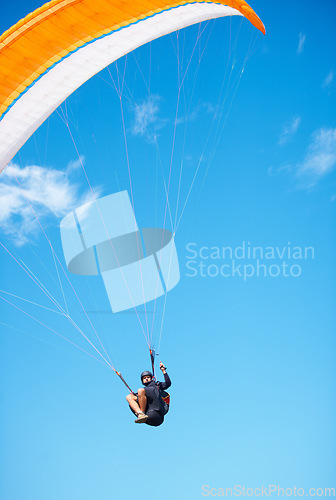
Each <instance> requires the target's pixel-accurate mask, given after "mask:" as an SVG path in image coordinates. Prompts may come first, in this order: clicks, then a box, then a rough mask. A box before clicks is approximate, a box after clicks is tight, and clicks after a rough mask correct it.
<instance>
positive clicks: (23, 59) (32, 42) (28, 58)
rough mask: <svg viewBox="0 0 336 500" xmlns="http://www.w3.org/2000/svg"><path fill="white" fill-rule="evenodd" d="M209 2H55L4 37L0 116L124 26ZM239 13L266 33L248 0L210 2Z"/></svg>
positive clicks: (0, 44) (0, 50)
mask: <svg viewBox="0 0 336 500" xmlns="http://www.w3.org/2000/svg"><path fill="white" fill-rule="evenodd" d="M195 3H205V2H204V1H203V0H202V1H200V0H194V1H193V2H187V1H184V2H174V1H173V2H167V1H165V0H163V1H162V0H161V1H160V0H126V1H125V0H124V1H122V0H53V1H51V2H48V3H46V4H45V5H43V6H42V7H40V8H39V9H37V10H35V11H34V12H32V13H31V14H29V15H28V16H26V17H25V18H24V19H22V20H21V21H19V22H18V23H17V24H15V25H14V26H13V27H12V28H10V29H9V30H7V31H6V32H5V33H4V34H3V35H2V36H1V37H0V73H1V75H2V78H1V83H0V118H1V116H2V115H3V114H4V113H5V112H6V110H7V109H8V107H9V106H11V104H12V103H13V102H14V101H15V100H16V99H17V98H18V97H19V95H20V94H22V93H23V92H24V91H25V89H26V88H27V87H29V86H30V85H31V84H32V83H33V82H34V81H35V80H37V79H38V78H39V77H40V76H41V75H43V73H45V72H46V71H47V70H48V69H49V68H50V67H52V66H53V65H54V64H55V63H57V62H59V61H60V60H62V59H63V58H64V57H66V56H67V55H69V54H70V53H72V52H74V51H76V50H77V49H78V48H80V47H82V46H84V45H86V44H88V43H90V42H92V41H94V40H96V39H97V38H100V37H102V36H104V35H108V34H110V33H112V32H114V31H116V30H119V29H120V28H123V27H126V26H129V25H131V24H134V23H137V22H139V21H141V20H143V19H146V18H148V17H151V16H154V15H155V14H158V13H161V12H163V11H167V10H170V9H172V8H175V7H179V6H183V5H187V4H195ZM206 3H216V4H221V5H226V6H228V7H231V8H233V9H236V10H237V11H239V12H240V13H241V14H242V15H243V16H245V17H246V18H247V19H248V20H249V21H250V22H251V23H252V24H253V25H254V26H256V27H257V28H258V29H259V30H260V31H261V32H262V33H264V34H265V28H264V25H263V23H262V22H261V20H260V19H259V17H258V16H257V15H256V14H255V12H254V11H253V10H252V8H251V7H250V6H249V5H248V4H247V3H246V2H245V1H244V0H226V1H221V0H220V1H219V2H206Z"/></svg>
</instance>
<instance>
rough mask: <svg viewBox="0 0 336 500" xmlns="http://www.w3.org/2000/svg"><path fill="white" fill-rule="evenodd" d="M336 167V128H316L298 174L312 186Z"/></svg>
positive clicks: (303, 182) (306, 183)
mask: <svg viewBox="0 0 336 500" xmlns="http://www.w3.org/2000/svg"><path fill="white" fill-rule="evenodd" d="M335 168H336V128H321V129H319V130H316V131H315V132H314V134H313V136H312V141H311V143H310V145H309V147H308V151H307V154H306V156H305V159H304V160H303V162H302V163H301V164H299V165H297V176H298V178H299V179H300V181H301V182H302V184H303V186H304V187H307V188H310V187H313V186H315V184H317V182H318V181H319V180H320V179H322V178H323V177H325V176H326V175H328V174H330V173H331V172H333V171H334V170H335Z"/></svg>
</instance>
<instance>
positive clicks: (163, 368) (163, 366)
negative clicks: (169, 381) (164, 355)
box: [160, 361, 166, 374]
mask: <svg viewBox="0 0 336 500" xmlns="http://www.w3.org/2000/svg"><path fill="white" fill-rule="evenodd" d="M160 370H161V371H162V373H163V374H165V373H166V367H165V365H164V364H163V363H162V361H160Z"/></svg>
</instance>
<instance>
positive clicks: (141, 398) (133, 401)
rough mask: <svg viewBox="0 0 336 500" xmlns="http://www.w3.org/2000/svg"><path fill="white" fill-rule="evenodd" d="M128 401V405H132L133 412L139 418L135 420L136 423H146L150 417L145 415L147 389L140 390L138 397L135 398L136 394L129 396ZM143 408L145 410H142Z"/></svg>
mask: <svg viewBox="0 0 336 500" xmlns="http://www.w3.org/2000/svg"><path fill="white" fill-rule="evenodd" d="M126 400H127V402H128V404H129V405H130V408H131V410H133V412H134V413H135V414H136V416H137V417H138V418H137V419H136V420H135V422H136V423H139V424H141V423H143V422H146V420H147V419H148V417H147V415H146V414H145V410H146V405H147V398H146V393H145V389H142V388H141V389H139V391H138V397H137V396H135V395H134V394H128V395H127V396H126ZM138 402H139V403H138ZM142 408H143V410H142Z"/></svg>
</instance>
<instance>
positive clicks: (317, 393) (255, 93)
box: [0, 0, 336, 500]
mask: <svg viewBox="0 0 336 500" xmlns="http://www.w3.org/2000/svg"><path fill="white" fill-rule="evenodd" d="M38 6H40V2H38V1H31V0H29V1H25V2H23V1H19V2H16V4H11V3H8V2H7V3H6V5H4V6H2V7H1V10H2V16H1V21H0V26H1V32H3V31H4V30H5V29H7V28H9V27H10V26H11V25H12V24H14V23H15V22H16V21H17V20H18V19H19V18H21V17H23V16H24V15H26V14H27V13H29V12H30V11H31V10H33V9H34V8H36V7H38ZM251 6H252V7H253V8H254V9H255V10H256V12H257V13H258V15H259V16H260V17H261V19H262V20H263V22H264V24H265V26H266V31H267V33H266V36H265V37H264V36H263V35H261V34H260V33H258V32H256V30H255V29H254V28H253V27H251V26H250V24H249V23H248V22H247V21H246V20H241V19H240V18H237V19H232V20H229V19H222V20H217V21H215V22H211V23H208V24H207V25H204V26H203V25H202V28H201V29H203V28H204V31H203V33H202V36H201V38H200V40H199V42H198V43H197V45H196V50H195V51H193V49H194V47H195V43H196V40H197V36H198V33H199V27H198V26H195V27H191V28H188V29H187V30H184V31H181V32H180V33H179V36H178V38H177V37H176V35H172V36H168V37H165V38H164V39H161V40H157V41H155V42H152V43H151V44H150V45H148V46H145V47H142V48H140V49H138V50H137V51H135V53H134V54H130V55H129V56H128V57H127V59H126V60H125V59H122V60H120V61H118V64H117V66H116V65H112V66H111V67H110V68H109V70H104V71H103V72H102V73H100V74H99V75H96V77H94V78H93V79H92V80H90V81H89V82H87V83H86V84H85V85H83V86H82V87H81V88H80V89H78V91H76V92H75V93H74V94H73V95H72V96H70V97H69V98H68V100H67V101H66V103H64V104H63V105H62V106H61V107H60V108H59V109H58V110H57V111H56V112H55V113H54V114H53V115H52V116H51V117H50V118H49V119H48V120H47V121H46V122H45V123H44V124H43V125H42V126H41V127H40V128H39V129H38V131H37V132H36V133H35V134H34V135H33V136H32V137H31V139H30V140H29V141H28V142H27V143H26V144H25V146H23V147H22V148H21V150H20V152H19V153H18V154H17V155H16V157H15V158H14V159H13V161H12V164H11V166H9V167H6V169H5V170H4V172H3V173H2V174H1V178H0V196H1V198H2V200H5V203H1V208H0V223H1V232H0V234H1V240H0V241H1V242H2V244H3V245H4V246H5V247H6V249H7V250H8V251H9V252H11V254H12V256H13V257H15V259H16V260H14V258H13V257H12V256H10V255H9V253H8V252H6V250H5V249H4V248H3V247H1V287H0V288H1V292H0V297H1V298H2V300H1V301H0V317H1V319H0V322H1V336H0V342H1V351H0V352H1V369H0V370H1V372H0V373H1V389H0V404H1V422H2V425H1V442H2V445H1V453H0V460H1V467H0V470H1V473H0V474H1V480H0V484H1V486H0V491H1V495H2V498H4V499H6V500H17V499H23V500H33V499H34V500H40V499H41V500H42V499H43V500H45V499H46V498H47V499H48V500H56V499H57V500H59V499H62V500H68V499H69V500H70V499H72V500H73V499H80V500H86V499H92V498H99V499H100V500H107V499H109V500H110V499H125V500H126V499H129V498H134V497H135V496H136V497H137V498H139V499H145V498H146V499H150V500H151V499H153V500H156V499H157V498H159V497H160V496H161V495H164V496H165V498H168V499H177V500H180V499H181V500H182V499H183V500H185V499H187V500H189V499H197V498H203V496H204V495H202V487H203V486H204V485H208V486H209V488H216V489H218V488H230V487H231V488H234V486H235V485H241V486H243V485H244V486H245V487H246V488H257V487H261V485H264V486H265V487H267V486H268V485H271V484H272V485H278V486H280V487H282V488H293V487H294V486H296V487H297V488H304V489H305V492H308V491H309V488H328V487H334V488H335V487H336V481H335V479H336V478H335V469H336V467H335V466H336V456H335V449H336V446H335V444H336V443H335V416H336V415H335V413H336V407H335V380H336V377H335V360H334V352H335V343H336V342H335V306H334V303H335V298H336V289H335V288H336V287H335V277H336V276H335V275H336V266H335V253H336V252H335V251H336V241H335V232H334V228H335V203H336V182H335V181H336V177H335V167H336V121H335V109H336V64H335V50H336V35H335V29H334V27H335V14H336V12H335V6H334V3H333V2H332V1H331V0H330V1H322V2H320V3H319V6H318V8H317V7H316V3H315V2H312V1H306V2H302V1H300V2H299V1H294V2H282V3H281V4H276V3H275V2H272V3H271V2H266V1H265V0H255V1H254V2H253V3H252V4H251ZM203 49H204V52H203ZM163 54H164V57H162V55H163ZM176 54H178V58H177V55H176ZM201 56H202V57H201ZM177 59H179V63H180V68H181V74H184V73H185V72H186V69H188V71H187V72H186V73H185V74H186V77H185V81H184V85H183V87H182V90H181V93H180V99H179V106H178V108H177V100H178V97H177V96H178V81H179V80H178V62H177ZM189 61H190V64H188V63H189ZM227 68H228V69H227ZM123 75H124V76H123ZM118 82H119V83H118ZM118 85H120V86H121V85H123V87H122V100H121V101H122V110H123V113H124V116H125V135H126V139H127V154H128V156H129V165H130V169H131V172H132V189H133V195H134V204H135V212H136V217H137V221H138V224H139V226H141V227H162V226H163V220H164V212H165V196H164V183H163V180H162V177H164V179H165V182H166V183H167V182H168V175H169V169H170V164H172V178H171V188H170V207H171V213H172V219H170V216H169V215H168V216H167V219H166V227H167V228H168V229H172V226H173V228H176V226H177V224H176V223H174V221H176V222H177V221H180V222H179V224H178V227H177V231H176V247H177V252H178V257H179V263H180V272H181V280H180V283H179V284H178V286H177V287H176V288H175V289H174V290H173V291H171V292H170V293H169V294H168V296H167V302H166V309H165V311H164V322H163V329H162V341H161V348H160V359H162V361H164V363H165V364H166V365H167V367H168V372H169V374H170V376H171V378H172V381H173V385H172V388H171V396H172V405H171V411H170V412H169V414H168V415H167V417H166V420H165V423H164V425H163V426H161V427H159V428H157V429H152V428H149V427H148V426H136V425H134V423H133V416H132V414H131V413H130V411H129V409H128V408H127V405H126V402H125V396H126V394H127V392H126V390H125V388H124V386H123V385H122V384H121V383H120V381H119V380H118V377H116V375H115V374H114V373H113V372H112V371H111V370H110V369H109V368H108V366H106V365H105V364H104V363H103V364H102V363H99V362H97V361H96V360H94V359H92V357H90V356H89V355H88V354H91V355H95V352H94V351H93V350H92V348H90V346H89V345H88V344H87V343H86V341H85V340H84V339H83V338H82V337H81V336H80V335H79V334H78V332H77V331H76V329H75V328H74V327H73V326H72V325H71V324H70V323H69V321H67V320H66V319H65V318H64V317H63V316H61V315H60V314H57V313H55V312H52V311H50V310H49V309H46V308H51V309H53V310H54V311H55V306H54V305H53V304H52V302H51V301H50V300H49V299H48V298H47V297H46V295H45V293H44V292H43V291H42V290H41V288H39V287H38V286H37V285H36V283H34V282H33V280H32V279H31V278H30V277H29V276H28V274H27V273H26V272H25V271H24V270H23V267H24V268H25V269H26V270H27V269H29V270H30V271H29V272H30V273H33V275H34V277H35V279H38V280H39V281H40V283H41V284H42V285H43V286H44V287H46V288H47V289H48V290H49V292H50V293H51V294H52V296H53V297H54V298H55V299H56V300H57V301H58V302H59V303H60V304H61V305H62V307H69V311H70V315H71V317H72V318H73V320H74V321H75V322H76V324H77V325H79V327H80V328H81V329H82V330H83V332H85V334H87V335H88V337H89V338H90V339H91V340H92V341H94V339H95V337H94V333H93V331H92V328H91V327H90V324H89V322H88V320H87V318H86V316H85V314H84V313H83V312H82V310H81V308H80V306H79V304H78V302H77V301H76V297H75V295H74V293H73V292H72V290H71V286H70V285H69V283H68V281H67V279H66V278H65V277H64V275H63V272H62V269H61V268H60V265H55V263H54V259H53V256H52V253H51V250H50V245H49V243H48V241H47V240H46V237H45V236H44V234H43V232H42V230H41V228H40V227H39V225H38V223H37V222H36V218H35V215H34V214H33V212H32V210H31V208H30V207H29V205H28V204H27V201H26V198H27V197H28V198H29V200H30V203H31V205H32V207H33V208H34V211H35V214H37V216H38V218H39V220H40V222H41V225H42V227H43V230H44V231H45V233H46V234H47V236H48V239H49V241H50V243H51V244H52V246H53V248H54V249H55V252H56V254H57V256H58V257H59V259H60V262H61V263H62V266H64V267H65V263H64V259H63V253H62V246H61V241H60V233H59V224H60V220H61V219H62V217H63V216H64V215H66V214H67V213H68V212H69V211H71V210H72V209H73V208H75V207H77V206H79V205H81V204H82V203H84V202H85V201H87V200H89V199H90V196H92V195H91V194H90V192H89V186H88V183H87V181H86V179H85V175H84V172H83V168H82V165H84V168H85V171H86V173H87V175H88V178H89V180H90V184H91V185H92V188H93V190H94V192H95V195H96V196H97V197H98V196H104V195H108V194H110V193H113V192H117V191H121V190H124V189H127V190H128V191H129V192H130V184H129V177H128V169H127V158H126V148H125V135H124V132H123V125H122V119H121V107H120V99H119V95H118ZM115 87H117V89H116V88H115ZM148 87H150V91H149V92H148ZM120 88H121V87H119V89H120ZM176 109H178V111H177V114H176ZM176 117H177V119H176ZM174 130H176V134H175V140H174V139H173V138H174ZM69 131H70V132H69ZM208 137H209V139H207V138H208ZM173 144H174V147H173ZM172 151H173V154H172ZM181 163H182V166H183V170H182V172H183V177H182V182H181V188H180V194H178V193H179V174H180V167H181ZM198 165H199V169H198V174H197V176H196V180H195V182H194V184H193V186H192V189H191V191H190V196H188V193H189V190H190V187H191V184H192V180H193V176H194V173H195V171H196V170H197V167H198ZM14 175H15V176H16V177H17V178H18V179H19V180H20V182H21V186H22V189H20V188H19V187H18V185H17V183H16V182H15V176H14ZM177 200H179V204H178V208H177V217H175V213H176V212H175V209H176V204H177ZM186 200H187V203H186V205H185V209H184V210H183V207H184V203H185V201H186ZM182 210H183V211H182ZM171 220H172V221H173V225H172V224H171ZM244 246H245V256H244V255H243V258H241V257H242V254H243V249H242V248H243V247H244ZM223 247H224V248H228V247H229V248H230V249H231V251H232V256H231V258H230V256H229V255H228V254H229V250H226V253H225V258H224V257H223ZM252 247H260V248H261V250H258V251H257V252H259V253H258V255H259V263H258V262H257V260H258V258H257V257H256V258H252V257H251V256H250V257H249V256H248V255H247V248H252ZM307 247H309V249H310V250H308V253H307V258H304V252H305V248H307ZM190 248H192V249H193V250H196V252H197V256H196V257H195V256H194V253H192V252H191V251H190ZM210 248H212V258H210V254H211V251H210V250H209V249H210ZM188 249H189V250H188ZM289 249H291V255H289ZM295 249H296V250H295ZM272 251H273V252H274V254H275V255H274V259H273V258H267V257H266V253H267V252H269V253H268V256H270V253H271V252H272ZM295 251H296V254H295ZM221 252H222V255H219V254H220V253H221ZM300 252H302V255H301V257H302V258H299V253H300ZM261 253H262V254H263V255H262V258H261V257H260V255H261ZM277 253H278V254H277ZM279 253H280V255H279ZM276 254H277V255H276ZM281 254H283V255H281ZM294 254H295V255H296V257H293V255H294ZM215 255H216V256H217V258H215ZM233 261H234V262H233ZM20 264H21V266H20ZM258 264H259V274H260V275H259V276H257V269H258ZM284 264H285V265H287V266H288V267H287V268H286V269H287V272H288V273H289V276H285V275H284V274H283V269H284V267H281V266H283V265H284ZM223 265H226V266H228V267H225V268H222V271H223V269H224V271H223V273H224V274H226V276H223V275H222V274H221V266H223ZM239 265H240V266H241V267H240V268H239V271H237V270H236V272H235V275H234V276H233V275H232V272H233V271H232V269H233V268H234V266H236V267H237V266H239ZM261 265H264V266H265V267H264V268H262V267H260V266H261ZM22 266H23V267H22ZM25 266H26V267H25ZM187 266H188V267H187ZM232 266H233V267H232ZM244 266H250V267H245V268H244ZM271 266H275V267H273V268H271ZM292 266H296V267H294V268H293V267H292ZM201 268H202V274H203V275H202V274H201ZM191 269H193V271H191ZM244 269H245V272H247V273H250V274H252V272H253V273H254V275H253V276H251V277H246V279H244V275H243V274H242V275H241V273H243V272H244ZM195 270H196V271H195ZM272 272H273V273H274V274H276V273H277V272H279V276H274V277H272V276H270V274H272ZM228 273H229V275H227V274H228ZM230 273H231V274H230ZM264 273H266V274H267V275H266V276H265V275H264ZM58 274H59V275H60V276H61V278H60V280H61V285H60V280H59V277H58ZM194 274H197V275H196V276H193V275H194ZM67 276H68V277H69V279H70V281H71V284H72V286H73V287H74V289H75V290H76V293H77V294H78V296H79V298H80V300H81V301H82V303H83V306H84V308H85V310H86V311H87V314H88V316H89V318H90V321H91V322H92V324H93V325H94V327H95V329H96V330H97V331H98V332H99V335H100V337H101V340H102V342H103V344H104V347H105V348H106V350H107V352H108V353H109V355H110V356H111V359H112V360H113V363H114V364H115V366H116V368H117V369H118V370H120V371H121V372H122V374H123V375H124V377H125V378H126V380H127V381H128V383H129V384H130V385H131V386H132V387H133V388H137V387H138V386H139V382H140V381H139V373H140V372H141V371H142V370H144V369H148V368H149V356H148V353H147V346H146V342H145V339H144V336H143V334H142V331H141V326H140V324H139V321H138V318H137V315H136V314H134V312H133V311H130V313H121V314H115V315H113V314H112V313H110V312H109V304H108V301H107V297H106V292H105V290H104V287H103V285H102V282H101V281H100V279H99V278H86V277H82V276H79V277H78V276H74V275H70V274H68V275H67ZM9 294H12V295H9ZM63 294H64V296H65V300H64V297H63ZM13 295H16V296H17V297H13ZM3 299H6V300H7V301H9V302H11V304H9V303H8V302H6V301H5V300H3ZM23 299H25V300H23ZM32 302H34V303H35V304H37V305H34V304H33V303H32ZM65 304H66V306H65ZM15 306H17V307H19V308H20V309H21V310H18V309H16V308H15ZM41 306H43V307H41ZM163 307H164V301H163V300H159V301H158V303H157V309H156V314H155V323H154V325H155V334H154V336H155V337H156V342H157V344H158V342H159V340H158V338H159V336H160V330H161V320H162V316H163ZM153 310H154V309H153V304H149V305H148V306H147V321H148V322H151V321H152V320H153ZM25 313H26V314H25ZM27 314H29V315H30V316H29V317H28V316H27ZM139 316H140V319H141V321H142V325H143V327H144V328H146V326H145V325H146V314H145V312H144V310H141V311H140V314H139ZM32 317H33V318H35V320H34V319H33V318H32ZM36 320H37V321H39V322H40V323H38V322H37V321H36ZM41 323H43V325H45V326H43V325H42V324H41ZM47 326H48V327H50V328H52V329H53V330H54V331H57V332H58V333H60V334H62V335H63V336H64V337H66V338H67V339H68V340H70V341H71V342H75V343H77V344H78V345H79V347H81V348H83V349H85V350H87V353H83V352H82V351H80V350H79V349H78V348H76V347H74V346H73V345H71V344H69V342H66V341H65V340H64V339H61V338H60V337H58V336H57V335H56V334H55V333H53V332H51V331H50V330H48V329H47ZM204 491H205V490H203V493H204ZM213 492H215V490H213ZM253 496H256V495H253ZM322 496H323V497H324V496H325V495H322Z"/></svg>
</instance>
